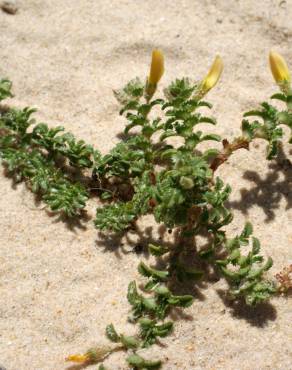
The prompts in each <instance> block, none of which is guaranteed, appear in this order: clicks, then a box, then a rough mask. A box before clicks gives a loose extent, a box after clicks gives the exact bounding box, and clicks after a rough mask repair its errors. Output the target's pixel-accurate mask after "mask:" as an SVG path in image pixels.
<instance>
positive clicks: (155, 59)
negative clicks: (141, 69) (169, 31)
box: [148, 49, 164, 85]
mask: <svg viewBox="0 0 292 370" xmlns="http://www.w3.org/2000/svg"><path fill="white" fill-rule="evenodd" d="M163 73H164V56H163V54H162V52H161V51H160V50H158V49H154V50H153V51H152V60H151V67H150V74H149V77H148V83H149V84H151V85H156V84H157V83H158V82H159V80H160V79H161V77H162V75H163Z"/></svg>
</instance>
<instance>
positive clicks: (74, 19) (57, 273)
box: [0, 0, 292, 370]
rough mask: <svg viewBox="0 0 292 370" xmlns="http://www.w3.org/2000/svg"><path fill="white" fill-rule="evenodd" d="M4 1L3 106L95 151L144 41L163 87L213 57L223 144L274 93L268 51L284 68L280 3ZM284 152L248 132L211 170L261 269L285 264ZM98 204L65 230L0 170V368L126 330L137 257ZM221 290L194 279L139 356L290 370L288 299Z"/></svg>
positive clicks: (49, 358)
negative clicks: (193, 290) (257, 248)
mask: <svg viewBox="0 0 292 370" xmlns="http://www.w3.org/2000/svg"><path fill="white" fill-rule="evenodd" d="M17 5H18V12H17V13H16V14H15V15H10V14H7V13H4V12H2V11H0V75H1V76H6V77H9V78H10V79H11V80H12V81H13V83H14V93H15V98H14V99H13V100H11V104H13V105H16V106H20V107H24V106H33V107H36V108H37V109H38V113H37V114H36V118H37V120H38V121H41V122H47V123H48V124H50V125H52V126H54V125H57V124H62V125H64V126H65V128H66V130H69V131H71V132H73V133H74V134H75V135H76V136H77V137H79V138H82V139H85V140H86V141H88V142H90V143H92V144H94V145H96V146H97V147H98V148H99V149H100V150H101V151H102V152H103V153H105V152H107V151H108V150H109V149H110V148H111V147H112V146H113V145H114V144H115V143H116V142H117V141H118V138H117V134H118V133H119V132H121V130H122V128H123V122H124V120H123V119H122V118H120V117H119V116H118V114H117V111H118V105H117V103H116V101H115V99H114V97H113V95H112V89H114V88H119V87H121V86H123V84H124V83H125V82H127V81H128V80H129V79H130V78H133V77H135V76H139V77H140V78H144V77H145V76H146V74H147V71H148V66H149V61H150V53H151V50H152V48H153V47H160V48H161V49H163V51H164V53H165V57H166V74H165V76H164V77H163V81H162V83H161V85H164V86H166V84H167V83H168V82H169V81H170V80H171V79H173V78H175V77H182V76H185V75H188V76H191V77H193V78H195V79H197V78H200V77H202V76H203V75H204V74H205V73H206V71H207V69H208V67H209V65H210V64H211V62H212V60H213V58H214V56H215V55H216V54H220V55H221V56H222V58H223V60H224V63H225V71H224V74H223V77H222V79H221V81H220V83H219V84H218V86H217V87H216V89H214V90H213V91H212V92H211V93H210V94H209V101H211V102H212V103H213V104H214V108H213V114H214V115H215V116H217V118H218V126H217V127H216V129H215V131H216V132H217V133H219V134H222V135H223V136H225V137H229V138H231V137H233V136H235V135H237V134H238V133H239V132H240V121H241V114H242V112H244V111H245V110H246V109H249V108H251V107H254V106H255V105H256V104H257V103H259V102H261V101H262V100H263V99H266V98H268V97H269V96H270V95H271V94H272V93H273V92H275V91H276V88H275V86H274V83H273V81H272V78H271V75H270V72H269V70H268V67H267V55H268V52H269V50H270V49H271V48H274V49H275V50H277V51H279V52H281V53H282V54H283V55H284V56H285V58H286V59H287V61H288V62H289V64H290V68H292V49H291V41H292V23H291V18H292V2H291V1H290V0H287V1H263V0H262V1H252V0H245V1H231V0H218V1H214V0H213V1H212V0H209V1H198V0H195V1H194V0H180V1H166V0H163V1H154V0H144V1H142V0H136V1H135V0H127V1H126V0H115V1H101V0H95V1H94V0H60V1H53V0H51V1H49V0H26V1H24V0H23V1H20V0H19V1H18V2H17ZM287 137H288V135H286V139H287ZM286 142H287V140H286ZM285 158H286V159H285ZM289 158H290V160H291V146H290V148H289V145H288V144H285V145H284V148H283V154H282V155H281V156H280V158H279V160H278V161H273V162H271V163H267V161H266V160H265V145H263V143H262V142H261V141H260V140H259V141H257V142H256V143H255V144H253V145H252V147H251V150H250V152H247V151H244V150H241V151H238V152H237V153H236V154H235V155H234V156H233V157H232V158H231V159H230V160H229V161H228V163H226V164H225V165H224V166H222V167H221V168H220V170H219V171H218V174H220V175H221V176H222V177H223V179H224V180H225V181H226V182H228V183H229V184H230V185H231V186H232V187H233V192H232V196H231V205H232V206H234V208H235V210H234V214H235V217H234V221H233V223H232V225H231V226H230V227H229V231H230V232H232V233H237V232H239V231H240V229H241V228H242V226H243V224H244V222H245V221H246V220H250V221H251V222H252V223H253V224H254V229H255V235H256V236H258V237H259V238H260V239H261V241H262V250H263V254H264V255H265V256H268V255H270V256H272V257H273V259H274V266H273V268H272V269H271V272H270V275H271V276H272V275H273V274H275V273H276V272H277V271H279V270H281V269H282V268H283V267H284V266H285V265H287V264H289V263H291V262H292V228H291V221H292V209H291V206H292V204H291V197H292V194H291V193H292V191H291V181H292V180H291V161H290V162H289ZM97 205H98V202H97V200H92V201H91V202H90V203H89V205H88V207H87V211H88V215H89V217H90V218H91V219H90V220H89V222H87V223H84V224H83V225H81V226H82V227H80V226H79V227H78V225H75V227H74V225H68V224H66V223H63V222H61V221H60V220H59V219H58V217H51V216H49V215H48V214H47V212H46V211H45V210H43V209H42V204H40V205H38V204H35V203H34V198H33V196H32V195H31V194H30V193H29V192H28V191H27V190H26V188H25V186H24V185H23V184H22V185H18V186H17V187H16V188H14V187H13V186H12V183H11V180H10V179H8V178H7V177H5V176H4V174H3V171H2V169H1V172H0V228H1V229H0V233H1V234H0V240H1V252H0V364H1V365H2V366H4V367H5V368H6V369H7V370H59V369H67V368H68V366H69V365H68V364H66V363H65V362H64V358H65V357H66V356H67V355H68V354H70V353H75V352H82V351H85V350H87V349H88V348H89V347H91V346H92V345H94V344H96V343H104V342H105V341H106V340H105V339H104V328H105V325H106V324H108V323H111V322H112V323H114V324H115V325H116V327H117V329H118V330H119V331H120V332H128V331H129V332H131V331H132V330H133V328H132V327H131V326H130V325H129V324H127V322H126V317H127V313H128V310H129V306H128V304H127V301H126V297H125V295H126V289H127V284H128V282H129V281H130V280H132V279H140V277H138V274H137V272H136V265H137V264H138V261H139V260H140V259H141V258H143V256H141V255H140V256H139V255H137V254H135V253H133V252H132V247H131V245H130V243H127V242H124V245H123V247H121V245H120V243H119V242H113V241H106V240H102V238H101V237H100V236H98V233H97V231H96V230H95V229H94V226H93V223H92V218H93V217H94V211H95V208H96V206H97ZM150 222H151V220H149V219H148V218H146V219H144V221H143V222H142V226H143V227H147V225H149V224H150ZM155 236H156V235H154V237H155ZM131 237H132V238H133V236H131ZM224 287H225V284H224V282H223V281H219V282H215V283H209V284H206V286H204V287H202V288H201V289H200V292H197V299H196V300H195V303H194V305H193V306H192V307H191V308H189V309H187V310H186V311H185V313H186V314H187V315H186V316H183V317H178V318H177V320H176V323H175V330H174V333H173V334H172V335H171V336H169V337H167V338H165V339H164V340H163V341H162V342H163V344H164V346H163V347H159V346H153V347H152V348H151V349H150V350H148V351H145V356H146V355H148V353H149V355H153V356H154V357H158V358H161V359H162V360H164V361H165V366H164V369H170V370H172V369H173V370H175V369H180V370H182V369H187V370H191V369H196V370H199V369H210V370H211V369H212V370H215V369H216V370H218V369H225V370H226V369H241V370H243V369H244V370H252V369H261V370H266V369H273V370H275V369H283V370H284V369H285V370H288V369H292V347H291V341H292V326H291V318H292V301H291V298H290V299H289V298H274V299H273V300H272V301H271V302H270V303H269V304H267V305H264V306H262V307H259V308H257V309H254V310H252V309H247V308H245V307H236V306H229V305H228V304H226V303H225V302H224V299H222V294H220V290H222V289H224ZM124 359H125V355H124V354H123V353H117V354H115V355H113V356H112V357H110V358H109V359H108V360H106V361H105V365H106V366H108V368H109V369H115V370H116V369H126V368H127V366H126V363H125V361H124ZM69 368H70V367H69ZM88 368H89V369H91V368H92V369H97V365H94V366H91V367H88Z"/></svg>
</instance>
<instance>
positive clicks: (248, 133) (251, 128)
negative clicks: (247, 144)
mask: <svg viewBox="0 0 292 370" xmlns="http://www.w3.org/2000/svg"><path fill="white" fill-rule="evenodd" d="M271 99H276V100H280V101H281V102H284V103H286V105H287V109H286V110H283V111H279V110H278V109H277V108H275V107H274V106H272V105H271V104H269V103H267V102H264V103H262V104H261V109H259V110H252V111H249V112H246V113H245V114H244V117H251V116H256V117H259V118H260V119H261V121H258V120H255V121H252V122H250V121H248V120H247V119H244V120H243V121H242V131H243V135H244V136H245V137H246V138H247V139H248V140H252V139H254V138H261V139H265V140H267V141H268V146H267V158H268V159H272V158H274V157H275V156H276V154H277V152H278V145H279V142H280V140H281V139H282V137H283V130H282V128H281V127H280V126H281V125H286V126H288V127H289V128H290V129H291V136H290V139H289V143H290V144H292V111H291V104H292V95H291V94H290V93H287V94H284V93H277V94H274V95H272V96H271Z"/></svg>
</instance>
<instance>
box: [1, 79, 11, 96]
mask: <svg viewBox="0 0 292 370" xmlns="http://www.w3.org/2000/svg"><path fill="white" fill-rule="evenodd" d="M11 88H12V83H11V81H9V80H7V79H5V78H3V79H0V101H1V100H3V99H6V98H11V97H12V96H13V95H12V93H11Z"/></svg>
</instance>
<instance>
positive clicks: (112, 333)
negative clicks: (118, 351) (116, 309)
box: [105, 324, 121, 343]
mask: <svg viewBox="0 0 292 370" xmlns="http://www.w3.org/2000/svg"><path fill="white" fill-rule="evenodd" d="M105 332H106V336H107V337H108V339H109V340H111V341H112V342H115V343H117V342H119V341H120V340H121V337H120V336H119V335H118V333H117V332H116V330H115V328H114V326H113V324H110V325H108V326H107V327H106V329H105Z"/></svg>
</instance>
